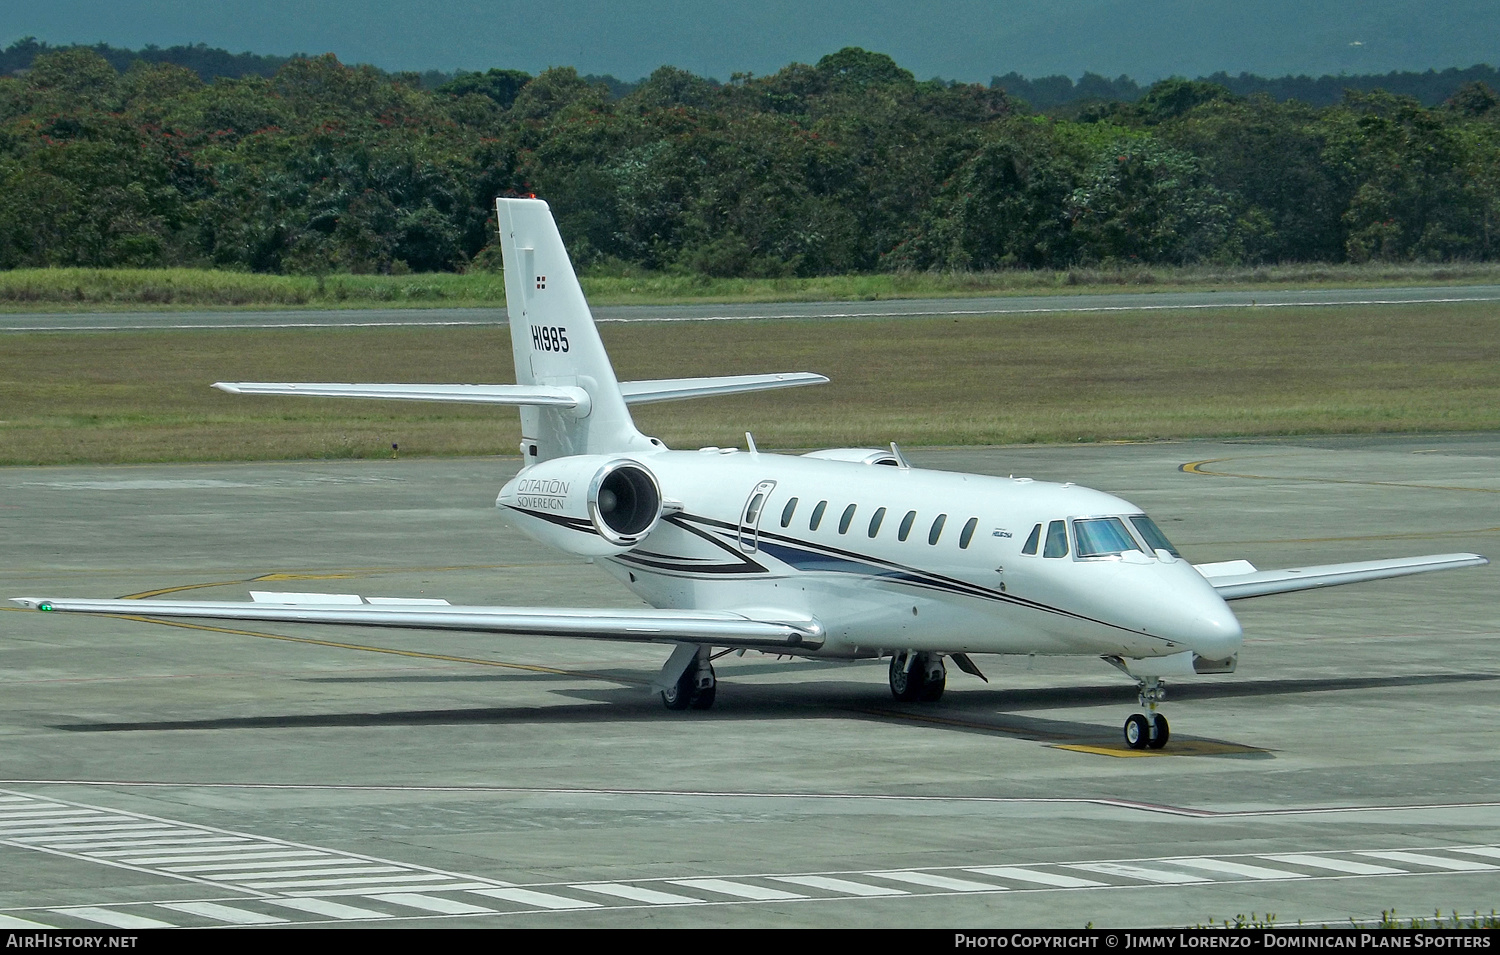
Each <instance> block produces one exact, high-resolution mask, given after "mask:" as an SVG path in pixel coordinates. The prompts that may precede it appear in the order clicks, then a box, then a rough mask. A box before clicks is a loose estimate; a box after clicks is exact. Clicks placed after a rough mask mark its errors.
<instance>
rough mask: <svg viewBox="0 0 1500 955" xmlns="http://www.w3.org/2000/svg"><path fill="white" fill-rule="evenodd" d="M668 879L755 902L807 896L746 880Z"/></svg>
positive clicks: (678, 883) (693, 887) (691, 886)
mask: <svg viewBox="0 0 1500 955" xmlns="http://www.w3.org/2000/svg"><path fill="white" fill-rule="evenodd" d="M670 881H671V883H672V884H673V885H680V886H682V887H683V888H686V889H700V890H702V891H704V892H719V893H722V894H724V895H731V896H734V897H735V898H738V899H752V900H754V901H756V902H775V901H785V900H787V899H805V898H807V896H805V895H798V894H797V893H796V892H786V891H783V890H781V889H772V888H767V887H766V886H763V885H751V884H750V883H748V882H731V881H730V880H729V879H672V880H670Z"/></svg>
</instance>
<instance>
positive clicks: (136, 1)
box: [0, 0, 1500, 81]
mask: <svg viewBox="0 0 1500 955" xmlns="http://www.w3.org/2000/svg"><path fill="white" fill-rule="evenodd" d="M28 35H31V36H35V37H37V38H38V39H41V40H45V41H47V42H49V43H54V44H59V43H71V42H78V43H95V42H99V41H103V42H106V43H109V44H112V45H114V46H123V47H140V46H144V45H145V44H148V43H155V44H157V45H158V46H172V45H175V44H179V43H207V44H208V45H209V46H220V47H225V48H227V49H229V50H231V51H232V52H236V53H237V52H241V51H244V50H249V51H252V52H255V53H277V54H289V53H294V52H304V53H314V54H316V53H325V52H333V53H335V54H337V55H338V56H339V58H340V59H341V60H344V61H345V62H349V63H360V62H363V63H373V64H375V65H377V66H380V67H383V68H386V69H391V70H398V69H415V70H424V69H438V70H444V71H450V70H454V69H460V68H462V69H486V68H488V67H491V66H500V67H510V68H516V69H523V70H526V71H528V72H533V73H534V72H537V71H539V70H541V69H544V68H546V67H548V66H574V67H577V68H578V70H579V71H580V72H583V73H611V74H614V75H615V76H617V77H619V78H621V79H627V80H629V79H636V78H639V77H641V76H643V75H645V74H647V73H649V72H651V70H653V69H655V68H656V67H658V66H661V65H663V64H670V65H673V66H677V67H681V68H682V69H686V70H691V71H693V72H694V73H698V74H700V75H705V76H713V77H716V78H718V79H728V78H729V75H730V74H731V73H733V72H751V73H756V74H762V73H770V72H774V71H775V70H777V69H779V68H781V67H782V66H784V65H786V64H787V63H790V62H794V61H800V62H815V61H816V60H817V59H818V58H819V57H820V56H822V55H823V54H825V53H829V52H832V51H834V50H837V49H839V48H840V47H844V46H862V47H865V48H866V49H870V50H876V51H879V52H882V53H888V54H890V55H891V56H893V57H895V59H896V61H897V62H898V63H900V64H901V65H902V66H904V67H906V68H907V69H909V70H911V71H912V72H914V73H916V74H917V76H918V77H919V78H922V79H926V78H928V77H931V76H942V77H944V78H949V79H962V80H971V81H987V80H988V79H989V78H990V77H991V76H992V75H996V74H1002V73H1007V72H1010V71H1011V70H1015V71H1017V72H1020V73H1022V74H1025V75H1028V76H1041V75H1048V74H1055V73H1064V74H1067V75H1070V76H1074V77H1076V76H1078V75H1079V74H1081V73H1082V72H1083V71H1084V70H1092V71H1094V72H1096V73H1103V74H1105V75H1109V76H1114V75H1117V74H1120V73H1127V74H1129V75H1131V76H1132V77H1134V78H1136V79H1138V80H1152V79H1157V78H1160V77H1162V76H1167V75H1171V74H1174V73H1176V74H1184V75H1189V76H1194V75H1201V74H1206V73H1211V72H1214V71H1216V70H1227V71H1229V72H1231V73H1237V72H1240V71H1242V70H1244V71H1249V72H1255V73H1261V74H1267V75H1280V74H1286V73H1309V74H1314V75H1316V74H1322V73H1338V72H1341V71H1342V72H1386V71H1388V70H1392V69H1410V70H1422V69H1428V68H1437V69H1442V68H1445V67H1449V66H1459V67H1464V66H1471V65H1473V64H1475V63H1479V62H1487V63H1491V64H1500V0H821V2H808V0H758V2H754V3H735V4H730V3H711V2H702V0H541V2H536V0H533V2H520V0H448V2H433V0H364V2H356V0H236V2H234V3H223V2H207V0H0V46H5V45H9V44H10V43H11V42H13V41H15V40H17V39H20V38H21V37H24V36H28Z"/></svg>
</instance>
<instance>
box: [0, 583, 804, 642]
mask: <svg viewBox="0 0 1500 955" xmlns="http://www.w3.org/2000/svg"><path fill="white" fill-rule="evenodd" d="M253 596H254V597H255V600H254V601H253V602H248V601H243V600H87V599H71V598H57V599H46V598H39V597H15V598H12V602H13V603H18V604H20V605H21V606H23V607H30V608H33V609H35V610H41V611H47V612H64V613H108V614H129V615H131V616H149V617H206V618H210V619H215V620H261V621H268V622H273V623H321V624H345V625H348V626H360V627H399V628H402V629H407V630H464V631H470V632H476V633H511V634H534V635H540V636H556V637H581V638H586V639H595V640H625V641H634V642H644V643H660V642H667V643H695V644H704V645H710V646H720V647H747V648H752V649H768V650H774V649H804V650H806V649H816V648H817V647H819V646H822V644H823V628H822V626H821V625H820V624H819V623H818V622H817V621H816V620H812V619H807V618H804V619H801V620H796V619H792V620H787V621H780V620H764V619H755V618H752V617H748V616H745V615H743V614H736V613H728V612H713V611H701V610H622V609H615V608H608V609H599V610H591V609H572V608H567V609H562V608H555V607H456V606H451V605H449V604H448V603H447V602H446V601H441V600H403V599H400V598H394V597H370V598H362V597H359V596H356V595H354V594H271V593H256V594H254V595H253Z"/></svg>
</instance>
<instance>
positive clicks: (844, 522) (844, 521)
mask: <svg viewBox="0 0 1500 955" xmlns="http://www.w3.org/2000/svg"><path fill="white" fill-rule="evenodd" d="M852 520H854V505H853V504H850V505H849V506H848V507H846V508H844V513H843V514H841V515H839V533H840V534H847V533H849V522H850V521H852Z"/></svg>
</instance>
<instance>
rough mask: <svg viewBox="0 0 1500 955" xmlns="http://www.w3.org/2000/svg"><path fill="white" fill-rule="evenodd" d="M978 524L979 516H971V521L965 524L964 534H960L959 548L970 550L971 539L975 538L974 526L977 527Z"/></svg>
mask: <svg viewBox="0 0 1500 955" xmlns="http://www.w3.org/2000/svg"><path fill="white" fill-rule="evenodd" d="M978 526H979V518H977V517H971V518H969V522H968V523H967V524H965V525H964V532H963V533H962V534H960V535H958V548H959V550H968V549H969V541H971V540H973V539H974V528H976V527H978Z"/></svg>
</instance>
